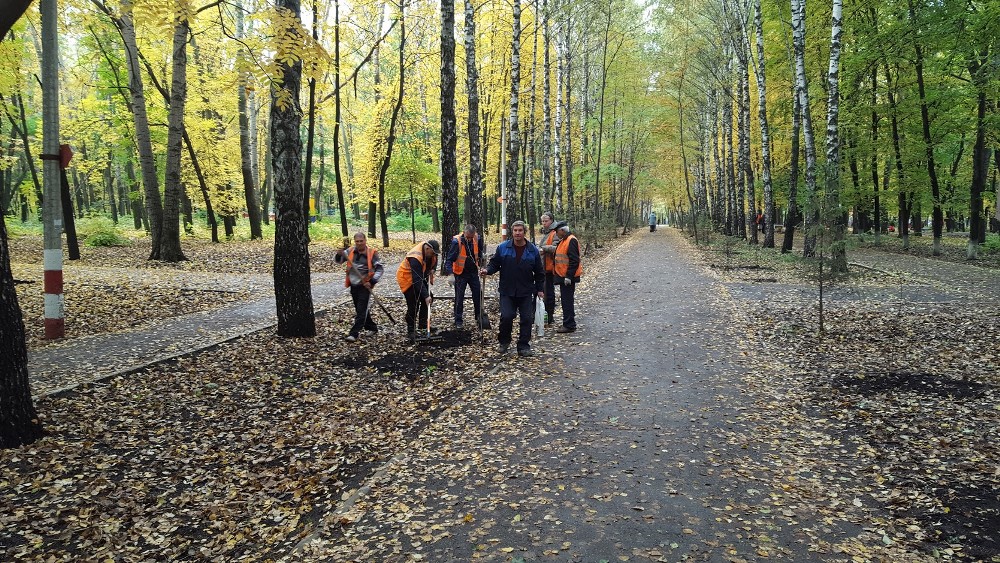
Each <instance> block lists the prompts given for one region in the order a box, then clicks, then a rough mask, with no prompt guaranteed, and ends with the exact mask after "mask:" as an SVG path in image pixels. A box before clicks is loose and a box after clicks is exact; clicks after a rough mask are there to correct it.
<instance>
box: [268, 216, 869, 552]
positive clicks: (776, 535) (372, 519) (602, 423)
mask: <svg viewBox="0 0 1000 563" xmlns="http://www.w3.org/2000/svg"><path fill="white" fill-rule="evenodd" d="M681 247H683V243H681V242H680V241H679V238H678V235H677V234H676V233H674V232H673V231H672V230H667V229H664V230H661V231H659V232H657V233H642V234H638V235H637V236H635V237H634V238H633V239H631V240H630V241H628V242H626V243H625V245H624V246H623V247H622V248H621V249H619V250H617V251H615V252H614V253H613V255H612V256H611V257H610V259H609V260H606V261H604V262H603V263H602V264H598V265H596V267H595V265H594V264H588V265H587V270H586V280H587V281H586V282H585V283H584V284H583V285H581V287H580V290H579V292H578V296H579V307H578V322H579V326H580V328H579V330H578V331H577V332H576V333H573V334H570V335H552V336H546V337H544V338H541V339H537V340H536V341H535V342H533V346H534V347H535V348H536V350H538V351H541V354H540V355H539V356H537V357H536V358H533V359H530V360H524V359H519V358H516V357H511V356H508V357H505V358H503V359H502V360H501V363H500V364H499V366H498V369H497V371H496V373H495V374H493V376H492V377H491V378H490V379H489V380H488V381H486V382H485V383H483V384H482V385H481V387H480V388H478V389H476V390H475V391H474V392H472V393H470V394H468V395H467V396H466V398H465V400H464V402H460V403H459V404H456V405H454V406H452V407H451V408H450V409H448V410H447V411H445V412H444V413H443V414H442V415H441V416H440V418H439V419H438V420H436V421H435V422H434V423H433V424H432V425H431V426H430V427H429V428H428V429H427V430H426V431H425V432H424V433H423V434H422V435H421V436H420V437H419V438H418V439H417V440H416V441H415V442H413V443H412V444H411V445H410V446H409V447H408V448H407V449H406V450H405V451H403V452H400V453H399V454H398V455H397V456H396V457H395V458H394V459H393V460H392V461H390V462H389V463H387V464H385V466H383V467H382V469H381V470H380V471H378V472H377V473H376V475H375V476H374V477H372V478H370V479H369V480H368V482H366V483H365V484H364V485H363V486H362V487H360V488H359V489H358V490H356V491H354V493H353V494H349V495H347V496H346V501H345V502H344V504H343V506H342V507H341V509H340V510H339V511H338V513H336V514H333V515H330V516H329V517H328V518H327V519H326V527H325V528H323V529H322V530H321V531H319V532H318V533H315V534H313V535H312V536H310V537H308V538H306V539H305V540H304V541H303V542H302V543H301V544H300V546H299V548H298V551H296V552H295V553H294V554H293V555H292V556H290V557H289V558H288V559H289V560H295V561H387V562H388V561H412V560H426V561H471V560H485V561H535V560H551V561H594V562H596V561H681V560H705V561H745V560H760V559H762V558H765V557H778V558H786V559H790V560H794V561H811V560H829V559H825V558H824V556H823V555H821V554H819V553H816V552H814V551H813V549H818V548H817V547H816V544H817V541H818V540H817V539H816V537H815V536H816V534H817V533H820V532H817V530H818V526H817V525H816V523H815V521H814V520H812V518H813V517H814V516H815V515H814V514H810V513H808V511H805V510H804V508H803V507H798V506H794V505H793V506H781V505H782V499H783V498H784V496H783V490H782V488H781V487H780V485H778V484H775V483H774V482H773V481H774V479H773V478H772V477H773V476H771V475H768V474H767V472H768V470H767V464H765V463H761V460H762V459H765V458H768V456H770V455H773V454H772V452H771V450H770V449H769V448H768V447H767V445H766V444H758V443H756V441H755V440H754V437H753V428H752V424H751V423H750V422H749V421H750V418H747V417H744V416H743V415H744V414H745V413H746V412H747V409H748V408H750V407H751V405H752V403H753V400H754V396H753V395H752V394H750V392H749V391H748V389H747V386H746V384H745V382H744V380H743V379H742V378H741V369H740V368H739V366H738V365H737V364H736V363H735V361H734V358H736V357H738V354H737V352H736V346H735V345H734V342H735V339H736V338H737V335H734V334H731V333H730V332H729V331H728V329H727V327H728V325H729V323H728V322H727V318H726V311H729V310H731V309H730V307H729V306H726V305H725V303H724V301H725V299H726V298H725V297H724V296H723V295H724V293H725V292H724V290H723V288H722V286H720V285H719V284H717V283H715V282H714V281H713V280H712V279H711V278H709V277H707V276H706V275H705V274H703V273H702V272H700V271H699V270H697V269H696V268H695V267H694V266H691V265H690V264H691V262H690V261H689V260H688V259H687V258H686V257H685V256H684V255H683V254H682V253H681V251H680V250H679V248H681ZM612 262H613V263H614V264H615V265H616V266H617V267H621V268H623V269H622V270H620V271H615V272H611V271H609V270H608V266H609V264H611V263H612ZM557 314H558V313H557ZM491 353H492V352H491ZM773 463H775V464H776V465H780V460H778V461H774V462H773ZM824 528H825V530H824V531H823V532H821V533H822V534H823V536H824V541H827V542H833V541H836V540H837V539H838V538H840V537H843V536H844V535H845V534H846V533H849V535H854V534H855V533H857V530H856V529H851V527H850V526H847V529H846V530H845V529H842V528H838V527H837V526H833V525H830V526H824ZM826 545H829V544H826Z"/></svg>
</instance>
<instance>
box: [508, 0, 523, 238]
mask: <svg viewBox="0 0 1000 563" xmlns="http://www.w3.org/2000/svg"><path fill="white" fill-rule="evenodd" d="M513 4H514V10H513V11H514V14H513V15H514V22H513V36H512V39H511V54H510V117H509V120H508V131H507V162H506V171H505V173H506V176H507V185H506V186H504V194H503V197H504V205H506V207H507V224H508V225H510V224H512V223H513V222H514V221H517V220H520V219H523V217H521V216H520V215H519V213H520V205H518V201H519V200H518V197H517V158H518V154H519V151H520V142H521V137H520V133H518V113H517V110H518V102H519V98H518V96H519V94H520V85H521V0H514V1H513Z"/></svg>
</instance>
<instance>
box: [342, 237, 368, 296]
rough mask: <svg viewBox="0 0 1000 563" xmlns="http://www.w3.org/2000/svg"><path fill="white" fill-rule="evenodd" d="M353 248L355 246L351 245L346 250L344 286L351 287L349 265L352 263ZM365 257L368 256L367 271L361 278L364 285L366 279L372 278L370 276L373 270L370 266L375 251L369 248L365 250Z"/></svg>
mask: <svg viewBox="0 0 1000 563" xmlns="http://www.w3.org/2000/svg"><path fill="white" fill-rule="evenodd" d="M354 250H355V247H353V246H352V247H351V249H350V250H348V251H347V267H346V268H345V269H346V271H347V272H348V273H347V275H346V276H344V287H351V274H350V272H351V266H353V265H354ZM366 257H367V258H368V273H367V274H365V275H364V276H363V277H362V278H361V284H362V285H364V283H365V282H366V281H368V280H370V279H372V276H374V275H375V270H374V268H372V260H374V259H375V251H374V250H372V249H370V248H369V249H368V251H367V252H366ZM359 273H360V272H359Z"/></svg>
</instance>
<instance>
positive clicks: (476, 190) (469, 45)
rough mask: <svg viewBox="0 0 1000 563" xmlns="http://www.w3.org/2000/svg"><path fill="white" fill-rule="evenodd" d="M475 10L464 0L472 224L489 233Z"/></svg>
mask: <svg viewBox="0 0 1000 563" xmlns="http://www.w3.org/2000/svg"><path fill="white" fill-rule="evenodd" d="M475 16H476V8H475V4H474V3H473V0H465V90H466V95H467V96H468V105H469V123H468V132H469V187H468V193H469V201H470V203H471V205H470V206H469V207H470V209H469V210H468V211H467V214H468V217H469V223H471V224H473V225H475V226H476V227H477V228H478V229H479V232H481V233H485V232H486V219H485V217H484V216H483V163H482V159H481V151H482V147H481V146H480V141H479V135H480V130H479V73H478V67H477V66H476V19H475Z"/></svg>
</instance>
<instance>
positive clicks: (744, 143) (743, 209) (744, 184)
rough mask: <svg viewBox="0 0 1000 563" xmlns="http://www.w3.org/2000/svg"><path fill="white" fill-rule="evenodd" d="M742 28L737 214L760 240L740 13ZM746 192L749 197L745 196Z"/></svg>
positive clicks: (746, 48) (745, 232)
mask: <svg viewBox="0 0 1000 563" xmlns="http://www.w3.org/2000/svg"><path fill="white" fill-rule="evenodd" d="M740 31H741V33H740V35H741V36H742V37H741V41H740V46H739V49H737V60H738V61H739V64H740V68H739V72H740V77H739V88H740V99H739V103H738V105H737V107H738V108H739V110H740V115H739V117H738V118H737V120H736V121H737V123H738V124H739V151H740V152H739V166H740V174H739V176H740V182H739V192H738V194H737V196H738V199H737V205H738V207H737V218H738V223H739V226H740V230H741V238H744V239H746V240H748V241H749V242H752V243H754V244H757V228H756V224H755V223H754V220H753V219H754V217H755V216H756V215H755V213H754V211H755V210H756V209H757V205H756V201H754V193H753V171H752V170H751V169H750V43H749V41H748V40H747V34H746V26H745V25H743V18H742V16H741V17H740ZM744 190H745V192H744ZM744 196H745V197H746V199H745V200H744ZM744 203H745V205H744Z"/></svg>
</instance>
